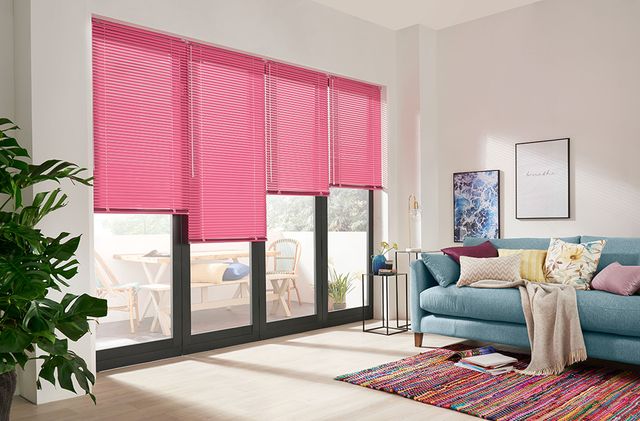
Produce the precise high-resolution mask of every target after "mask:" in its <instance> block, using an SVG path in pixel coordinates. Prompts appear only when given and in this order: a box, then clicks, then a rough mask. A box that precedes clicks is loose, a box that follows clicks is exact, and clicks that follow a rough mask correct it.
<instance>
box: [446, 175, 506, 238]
mask: <svg viewBox="0 0 640 421" xmlns="http://www.w3.org/2000/svg"><path fill="white" fill-rule="evenodd" d="M466 237H482V238H500V171H499V170H491V171H473V172H461V173H455V174H453V241H455V242H462V241H464V239H465V238H466Z"/></svg>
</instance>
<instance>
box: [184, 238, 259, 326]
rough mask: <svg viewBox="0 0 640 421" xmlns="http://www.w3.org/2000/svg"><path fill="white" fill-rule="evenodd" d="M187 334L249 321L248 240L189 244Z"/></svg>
mask: <svg viewBox="0 0 640 421" xmlns="http://www.w3.org/2000/svg"><path fill="white" fill-rule="evenodd" d="M190 259H191V283H190V287H191V301H190V302H191V334H193V335H195V334H199V333H205V332H213V331H218V330H225V329H231V328H234V327H239V326H247V325H250V324H251V320H252V319H251V316H252V315H251V243H247V242H233V243H206V244H192V245H191V250H190Z"/></svg>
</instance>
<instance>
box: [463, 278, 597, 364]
mask: <svg viewBox="0 0 640 421" xmlns="http://www.w3.org/2000/svg"><path fill="white" fill-rule="evenodd" d="M469 286H470V287H474V288H516V287H517V288H518V289H519V290H520V298H521V299H522V311H523V313H524V318H525V320H526V322H527V331H528V333H529V342H530V343H531V363H530V364H529V366H528V367H527V368H526V369H524V370H521V371H520V372H521V373H523V374H529V375H546V374H560V373H561V372H562V371H563V370H564V368H565V367H566V366H568V365H571V364H573V363H576V362H579V361H584V360H586V359H587V350H586V347H585V345H584V338H583V336H582V329H581V327H580V318H579V316H578V305H577V301H576V291H575V289H574V288H573V287H571V286H568V285H561V284H543V283H535V282H526V281H524V280H521V281H517V282H509V281H496V280H484V281H476V282H473V283H471V284H470V285H469Z"/></svg>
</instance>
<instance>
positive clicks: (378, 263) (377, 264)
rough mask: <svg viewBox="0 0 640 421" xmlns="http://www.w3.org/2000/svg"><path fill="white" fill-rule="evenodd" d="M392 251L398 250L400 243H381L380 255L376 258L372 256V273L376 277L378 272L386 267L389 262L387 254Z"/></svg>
mask: <svg viewBox="0 0 640 421" xmlns="http://www.w3.org/2000/svg"><path fill="white" fill-rule="evenodd" d="M391 250H398V243H393V244H389V243H388V242H386V241H381V242H380V248H379V249H378V254H377V255H375V256H371V272H372V273H373V274H374V275H377V274H378V271H379V270H380V269H382V268H383V267H384V265H385V264H386V262H387V258H386V257H385V254H386V253H388V252H390V251H391Z"/></svg>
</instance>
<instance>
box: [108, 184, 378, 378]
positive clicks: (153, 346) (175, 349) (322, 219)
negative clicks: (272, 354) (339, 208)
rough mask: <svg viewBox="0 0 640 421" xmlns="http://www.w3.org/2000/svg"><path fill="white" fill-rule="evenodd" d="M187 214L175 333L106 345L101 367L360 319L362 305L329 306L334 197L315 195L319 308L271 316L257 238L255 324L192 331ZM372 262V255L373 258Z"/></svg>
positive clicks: (179, 251)
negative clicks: (313, 311)
mask: <svg viewBox="0 0 640 421" xmlns="http://www.w3.org/2000/svg"><path fill="white" fill-rule="evenodd" d="M373 216H374V213H373V192H372V191H370V192H369V221H368V231H367V240H368V247H367V248H368V253H367V256H371V255H372V254H373ZM186 222H187V217H186V216H182V215H180V216H174V217H173V218H172V234H173V235H172V239H173V240H172V241H173V254H172V255H173V265H172V270H173V273H172V275H173V276H172V288H173V289H172V291H173V299H172V334H173V335H172V337H171V338H168V339H162V340H158V341H153V342H147V343H142V344H135V345H128V346H123V347H118V348H111V349H106V350H100V351H97V353H96V361H97V364H96V365H97V369H98V371H101V370H107V369H110V368H115V367H121V366H126V365H131V364H138V363H143V362H148V361H154V360H159V359H163V358H170V357H175V356H178V355H183V354H191V353H194V352H201V351H207V350H211V349H216V348H223V347H226V346H232V345H239V344H242V343H248V342H253V341H257V340H260V339H267V338H273V337H278V336H284V335H290V334H294V333H300V332H305V331H309V330H314V329H319V328H323V327H329V326H336V325H340V324H345V323H351V322H355V321H360V320H361V319H362V307H356V308H351V309H346V310H340V311H332V312H329V308H328V291H327V282H328V200H327V197H316V198H315V280H316V288H315V292H316V314H313V315H310V316H304V317H298V318H293V319H289V320H279V321H275V322H267V305H266V279H265V243H264V242H259V243H251V322H252V323H251V325H248V326H241V327H236V328H232V329H225V330H219V331H214V332H207V333H200V334H197V335H191V310H190V309H191V302H190V301H191V287H190V281H189V280H190V279H191V259H190V247H189V243H188V241H187V238H186V233H187V228H186V227H187V225H186ZM366 264H367V268H368V267H369V259H367V262H366ZM368 292H369V294H368V295H369V301H368V304H367V305H366V306H365V311H364V313H365V317H366V318H368V319H369V318H372V317H373V285H372V282H370V283H369V289H368Z"/></svg>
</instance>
